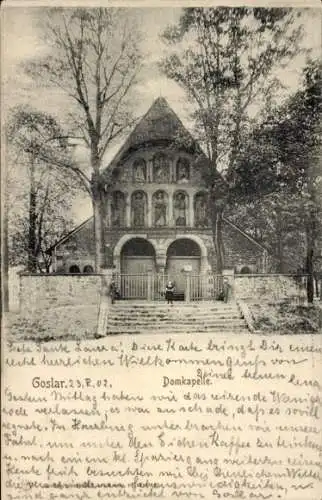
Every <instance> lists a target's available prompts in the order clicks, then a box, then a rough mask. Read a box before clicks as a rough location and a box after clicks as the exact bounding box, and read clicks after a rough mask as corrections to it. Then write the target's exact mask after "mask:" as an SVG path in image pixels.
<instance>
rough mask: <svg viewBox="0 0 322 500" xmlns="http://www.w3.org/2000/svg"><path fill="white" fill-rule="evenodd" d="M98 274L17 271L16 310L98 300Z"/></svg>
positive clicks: (80, 303)
mask: <svg viewBox="0 0 322 500" xmlns="http://www.w3.org/2000/svg"><path fill="white" fill-rule="evenodd" d="M100 289H101V276H100V275H98V274H83V275H81V274H31V275H30V274H21V275H20V311H21V312H22V313H23V314H25V313H28V312H29V311H35V310H37V309H45V308H55V307H63V306H76V305H83V306H84V307H86V305H96V304H98V303H99V293H100Z"/></svg>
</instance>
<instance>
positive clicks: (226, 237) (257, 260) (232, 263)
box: [223, 221, 265, 273]
mask: <svg viewBox="0 0 322 500" xmlns="http://www.w3.org/2000/svg"><path fill="white" fill-rule="evenodd" d="M223 241H224V249H225V267H226V268H233V269H235V270H236V271H237V272H240V270H241V269H242V268H243V267H244V266H247V267H248V268H249V269H250V270H251V272H252V273H261V272H265V270H264V269H263V253H264V249H263V248H262V247H260V246H259V245H256V244H255V243H254V242H253V241H251V240H250V239H249V238H247V236H245V235H244V234H243V233H241V232H240V231H238V230H237V229H235V228H234V227H233V226H231V225H230V224H229V223H228V222H227V221H224V224H223Z"/></svg>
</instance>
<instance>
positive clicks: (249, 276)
mask: <svg viewBox="0 0 322 500" xmlns="http://www.w3.org/2000/svg"><path fill="white" fill-rule="evenodd" d="M307 276H309V275H308V274H281V273H256V274H238V273H235V278H266V277H267V278H276V277H281V278H283V277H285V278H305V277H307Z"/></svg>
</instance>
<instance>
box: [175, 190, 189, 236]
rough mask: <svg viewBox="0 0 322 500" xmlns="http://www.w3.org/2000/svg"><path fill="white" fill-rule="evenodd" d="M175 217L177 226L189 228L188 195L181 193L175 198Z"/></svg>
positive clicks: (176, 194)
mask: <svg viewBox="0 0 322 500" xmlns="http://www.w3.org/2000/svg"><path fill="white" fill-rule="evenodd" d="M173 215H174V221H175V225H176V226H181V227H182V226H187V219H188V217H187V216H188V196H187V193H185V192H183V191H179V192H177V193H175V194H174V197H173Z"/></svg>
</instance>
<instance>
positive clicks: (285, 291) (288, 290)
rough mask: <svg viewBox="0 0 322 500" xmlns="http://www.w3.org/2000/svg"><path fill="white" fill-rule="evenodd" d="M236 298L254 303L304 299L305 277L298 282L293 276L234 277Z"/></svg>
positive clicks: (248, 275)
mask: <svg viewBox="0 0 322 500" xmlns="http://www.w3.org/2000/svg"><path fill="white" fill-rule="evenodd" d="M234 290H235V295H236V298H240V299H244V300H245V299H253V300H254V301H256V300H259V301H271V300H272V301H276V300H282V299H287V298H291V299H292V298H301V297H303V298H305V296H306V292H305V276H302V277H301V278H300V280H299V279H298V278H296V277H295V276H294V275H284V274H243V275H235V280H234Z"/></svg>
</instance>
